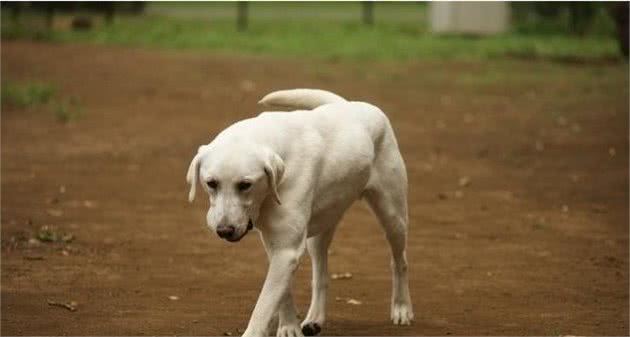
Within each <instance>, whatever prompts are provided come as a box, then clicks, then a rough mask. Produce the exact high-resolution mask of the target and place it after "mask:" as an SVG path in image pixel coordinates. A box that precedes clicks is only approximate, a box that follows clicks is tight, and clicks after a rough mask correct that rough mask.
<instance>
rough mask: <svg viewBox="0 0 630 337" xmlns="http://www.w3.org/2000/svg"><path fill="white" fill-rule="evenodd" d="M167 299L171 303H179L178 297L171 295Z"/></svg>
mask: <svg viewBox="0 0 630 337" xmlns="http://www.w3.org/2000/svg"><path fill="white" fill-rule="evenodd" d="M168 299H169V300H171V301H179V296H175V295H171V296H169V297H168Z"/></svg>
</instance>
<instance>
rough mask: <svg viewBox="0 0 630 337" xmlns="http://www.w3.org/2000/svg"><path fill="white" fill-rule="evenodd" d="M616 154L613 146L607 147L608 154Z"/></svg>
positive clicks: (612, 155)
mask: <svg viewBox="0 0 630 337" xmlns="http://www.w3.org/2000/svg"><path fill="white" fill-rule="evenodd" d="M616 154H617V150H615V148H614V147H611V148H609V149H608V155H609V156H611V157H614V156H615V155H616Z"/></svg>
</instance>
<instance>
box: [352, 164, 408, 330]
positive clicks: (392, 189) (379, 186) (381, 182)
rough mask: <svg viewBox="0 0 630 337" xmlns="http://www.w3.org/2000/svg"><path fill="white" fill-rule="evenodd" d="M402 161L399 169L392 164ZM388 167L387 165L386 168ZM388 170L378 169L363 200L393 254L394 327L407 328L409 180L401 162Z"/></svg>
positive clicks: (392, 309) (389, 165)
mask: <svg viewBox="0 0 630 337" xmlns="http://www.w3.org/2000/svg"><path fill="white" fill-rule="evenodd" d="M396 159H399V160H400V163H401V164H400V165H396V166H394V167H392V166H391V164H392V163H396V162H397V160H396ZM385 163H386V164H385ZM383 165H384V166H385V165H387V169H382V170H381V172H386V174H384V173H380V174H379V172H378V171H379V170H378V168H377V170H376V171H375V172H373V173H374V174H373V175H372V177H371V178H370V183H369V184H368V187H367V189H366V190H365V193H364V197H365V199H366V200H367V202H368V204H369V205H370V207H371V208H372V210H373V211H374V213H375V214H376V216H377V217H378V219H379V220H380V223H381V225H382V226H383V229H384V230H385V235H386V237H387V241H388V242H389V245H390V248H391V254H392V262H391V266H392V274H393V275H392V288H393V289H392V305H391V319H392V321H393V322H394V324H401V325H408V324H411V321H412V320H413V309H412V304H411V297H410V295H409V280H408V276H407V256H406V245H407V224H408V216H407V178H406V172H405V168H404V164H402V158H400V157H398V158H392V160H388V161H387V162H383Z"/></svg>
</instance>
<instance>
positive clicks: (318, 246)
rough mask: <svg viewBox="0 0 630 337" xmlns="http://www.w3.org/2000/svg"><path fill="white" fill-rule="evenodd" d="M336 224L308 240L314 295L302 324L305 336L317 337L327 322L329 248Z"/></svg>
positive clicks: (307, 246)
mask: <svg viewBox="0 0 630 337" xmlns="http://www.w3.org/2000/svg"><path fill="white" fill-rule="evenodd" d="M336 227H337V226H336V224H334V225H332V226H331V227H329V228H328V229H327V230H326V231H324V232H322V233H320V234H318V235H316V236H313V237H311V238H308V239H307V240H306V248H307V250H308V253H309V255H310V257H311V263H312V266H313V267H312V269H313V270H312V273H313V281H312V285H311V286H312V295H311V305H310V307H309V309H308V314H307V315H306V318H305V319H304V321H303V322H302V332H303V333H304V335H305V336H314V335H317V334H318V333H319V332H320V331H321V329H322V327H323V325H324V322H325V321H326V293H327V291H328V247H329V246H330V242H331V241H332V238H333V234H334V233H335V229H336Z"/></svg>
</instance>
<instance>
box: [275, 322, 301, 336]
mask: <svg viewBox="0 0 630 337" xmlns="http://www.w3.org/2000/svg"><path fill="white" fill-rule="evenodd" d="M276 336H278V337H302V336H304V335H303V334H302V329H300V326H299V325H297V324H296V325H293V324H292V325H283V326H279V327H278V332H277V333H276Z"/></svg>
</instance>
